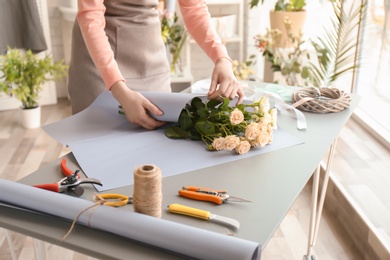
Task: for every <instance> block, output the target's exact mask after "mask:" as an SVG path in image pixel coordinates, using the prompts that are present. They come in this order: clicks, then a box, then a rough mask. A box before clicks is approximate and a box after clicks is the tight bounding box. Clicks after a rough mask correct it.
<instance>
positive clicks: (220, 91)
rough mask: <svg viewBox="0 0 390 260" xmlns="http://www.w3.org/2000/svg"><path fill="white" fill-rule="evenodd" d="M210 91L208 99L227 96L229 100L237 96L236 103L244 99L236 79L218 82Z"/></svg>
mask: <svg viewBox="0 0 390 260" xmlns="http://www.w3.org/2000/svg"><path fill="white" fill-rule="evenodd" d="M211 88H212V86H210V91H209V94H208V98H209V99H217V98H220V97H224V98H229V99H230V100H232V99H234V98H236V97H237V96H238V101H237V104H239V103H241V102H242V100H243V99H244V92H243V91H242V89H241V86H240V84H239V83H238V82H237V81H236V80H229V81H226V80H225V81H223V82H221V83H220V84H219V86H218V88H217V89H216V90H215V91H213V92H212V91H211Z"/></svg>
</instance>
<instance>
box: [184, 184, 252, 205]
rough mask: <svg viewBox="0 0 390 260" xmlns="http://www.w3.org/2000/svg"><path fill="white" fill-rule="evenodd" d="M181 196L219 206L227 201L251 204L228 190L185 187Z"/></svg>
mask: <svg viewBox="0 0 390 260" xmlns="http://www.w3.org/2000/svg"><path fill="white" fill-rule="evenodd" d="M179 195H180V196H183V197H186V198H189V199H193V200H202V201H210V202H213V203H215V204H219V205H220V204H222V203H225V202H227V201H236V202H250V201H249V200H246V199H242V198H239V197H234V196H231V195H229V193H228V192H227V190H215V189H210V188H205V187H199V186H184V187H183V188H182V189H181V190H179Z"/></svg>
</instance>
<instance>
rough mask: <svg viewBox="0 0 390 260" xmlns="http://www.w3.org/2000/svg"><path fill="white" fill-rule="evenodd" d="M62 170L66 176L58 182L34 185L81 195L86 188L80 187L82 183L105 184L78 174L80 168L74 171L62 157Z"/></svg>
mask: <svg viewBox="0 0 390 260" xmlns="http://www.w3.org/2000/svg"><path fill="white" fill-rule="evenodd" d="M60 166H61V171H62V173H63V174H64V175H65V176H66V177H65V178H62V179H60V180H59V181H58V182H55V183H51V184H38V185H34V187H37V188H40V189H45V190H49V191H54V192H61V193H62V192H66V193H70V194H71V195H76V196H78V197H79V196H81V195H82V194H83V193H84V189H83V188H82V187H80V186H79V185H81V184H87V183H89V184H97V185H100V186H102V185H103V184H102V183H101V182H100V181H99V180H98V179H94V178H81V177H80V175H79V174H78V172H79V170H76V171H75V172H73V171H72V170H70V169H69V168H68V167H67V166H66V160H65V159H62V161H61V164H60Z"/></svg>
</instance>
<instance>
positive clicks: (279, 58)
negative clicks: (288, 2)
mask: <svg viewBox="0 0 390 260" xmlns="http://www.w3.org/2000/svg"><path fill="white" fill-rule="evenodd" d="M284 22H285V26H286V31H287V34H288V37H287V39H288V40H287V41H288V42H287V43H286V45H288V46H291V47H288V48H286V46H284V45H282V44H281V43H280V41H281V38H282V33H281V31H280V30H278V29H272V30H270V29H268V30H267V32H266V33H265V34H264V35H263V34H258V35H255V37H254V38H255V45H256V47H257V48H258V49H259V51H260V52H261V53H263V56H264V58H265V60H267V61H269V62H270V63H271V68H272V70H273V71H274V72H280V73H281V74H282V76H283V78H282V80H284V82H283V81H282V80H279V81H278V82H277V83H279V84H282V83H285V84H287V85H290V86H300V85H308V84H309V83H310V82H309V79H310V71H309V68H310V67H309V66H310V64H309V62H308V59H309V58H310V55H309V53H308V52H307V51H306V50H305V49H304V48H302V45H303V44H304V43H305V42H304V41H302V39H301V37H302V36H301V35H297V36H295V35H293V34H291V33H290V32H289V31H290V28H291V27H290V25H291V22H290V20H289V19H288V17H287V19H286V20H285V21H284ZM298 76H299V77H298Z"/></svg>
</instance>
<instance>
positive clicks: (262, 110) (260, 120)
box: [165, 97, 277, 154]
mask: <svg viewBox="0 0 390 260" xmlns="http://www.w3.org/2000/svg"><path fill="white" fill-rule="evenodd" d="M229 103H230V100H229V99H228V98H224V99H223V100H222V101H219V100H209V101H206V102H203V101H202V99H201V98H199V97H195V98H193V99H192V100H191V102H190V103H188V104H186V106H185V108H183V110H182V111H181V113H180V116H179V120H178V124H177V125H172V126H170V127H168V128H167V129H166V132H165V134H166V136H167V137H169V138H173V139H187V138H189V139H192V140H202V141H203V142H204V143H205V144H206V147H207V149H208V150H210V151H213V150H235V151H236V152H237V153H239V154H243V153H246V152H248V151H249V149H250V148H251V147H255V146H260V147H263V146H265V145H267V144H270V143H271V142H272V129H274V128H276V114H277V111H276V109H275V108H272V109H271V108H270V105H269V101H268V98H266V97H262V98H261V99H260V100H259V101H257V102H253V103H250V104H238V105H235V106H233V107H232V106H229Z"/></svg>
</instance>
